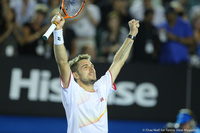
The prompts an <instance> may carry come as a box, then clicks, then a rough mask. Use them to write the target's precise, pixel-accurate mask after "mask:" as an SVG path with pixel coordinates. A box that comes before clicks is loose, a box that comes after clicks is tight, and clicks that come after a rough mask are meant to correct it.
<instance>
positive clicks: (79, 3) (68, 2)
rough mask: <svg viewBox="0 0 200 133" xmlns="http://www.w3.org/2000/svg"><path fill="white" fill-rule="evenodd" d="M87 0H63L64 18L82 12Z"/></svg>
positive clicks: (72, 16)
mask: <svg viewBox="0 0 200 133" xmlns="http://www.w3.org/2000/svg"><path fill="white" fill-rule="evenodd" d="M85 3H86V0H62V10H63V13H64V14H65V17H64V19H66V18H74V17H76V16H77V15H78V14H80V13H81V11H82V10H83V8H84V6H85Z"/></svg>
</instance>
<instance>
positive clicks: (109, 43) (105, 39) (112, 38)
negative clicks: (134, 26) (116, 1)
mask: <svg viewBox="0 0 200 133" xmlns="http://www.w3.org/2000/svg"><path fill="white" fill-rule="evenodd" d="M106 22H107V29H106V30H104V31H103V32H102V37H101V43H100V47H101V52H102V53H101V55H102V56H103V57H105V58H107V61H108V62H110V61H112V59H113V58H114V55H115V53H116V52H117V50H118V49H119V48H120V46H121V45H122V44H123V40H124V38H126V36H127V34H128V30H127V29H126V28H125V27H123V26H121V21H120V14H119V13H118V12H116V11H113V12H110V13H109V14H108V16H107V21H106Z"/></svg>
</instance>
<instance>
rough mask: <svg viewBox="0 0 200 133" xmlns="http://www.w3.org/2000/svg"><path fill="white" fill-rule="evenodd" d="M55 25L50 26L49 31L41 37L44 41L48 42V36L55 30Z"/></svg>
mask: <svg viewBox="0 0 200 133" xmlns="http://www.w3.org/2000/svg"><path fill="white" fill-rule="evenodd" d="M55 28H56V24H54V23H53V24H51V26H50V27H49V29H48V30H47V31H46V33H45V34H44V35H43V36H42V38H43V39H44V40H48V38H49V36H50V35H51V34H52V32H53V31H54V30H55Z"/></svg>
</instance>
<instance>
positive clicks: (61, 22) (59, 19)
mask: <svg viewBox="0 0 200 133" xmlns="http://www.w3.org/2000/svg"><path fill="white" fill-rule="evenodd" d="M53 22H56V23H57V26H56V29H55V30H60V29H62V27H63V26H64V24H65V19H64V18H63V17H62V16H61V15H60V14H57V15H55V16H54V17H53V18H52V20H51V23H53Z"/></svg>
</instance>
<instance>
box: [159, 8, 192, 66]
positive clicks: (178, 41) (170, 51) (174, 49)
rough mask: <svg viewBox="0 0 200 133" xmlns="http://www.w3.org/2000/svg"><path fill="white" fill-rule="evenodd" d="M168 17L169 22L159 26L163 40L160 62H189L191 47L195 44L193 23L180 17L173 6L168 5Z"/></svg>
mask: <svg viewBox="0 0 200 133" xmlns="http://www.w3.org/2000/svg"><path fill="white" fill-rule="evenodd" d="M166 18H167V22H166V23H164V24H162V25H161V26H160V28H159V35H160V40H161V41H162V44H161V48H160V50H159V51H160V55H159V62H160V63H161V64H180V63H183V62H185V63H188V61H189V47H190V46H192V45H194V39H193V31H192V28H191V25H190V23H188V22H186V21H184V20H183V19H182V18H180V17H178V16H177V14H176V12H175V10H174V8H172V7H171V6H168V7H166ZM165 35H166V36H165Z"/></svg>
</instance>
